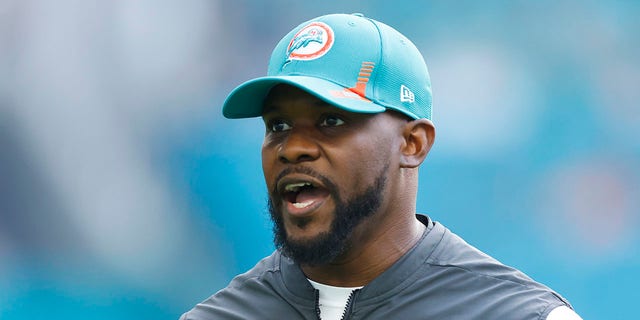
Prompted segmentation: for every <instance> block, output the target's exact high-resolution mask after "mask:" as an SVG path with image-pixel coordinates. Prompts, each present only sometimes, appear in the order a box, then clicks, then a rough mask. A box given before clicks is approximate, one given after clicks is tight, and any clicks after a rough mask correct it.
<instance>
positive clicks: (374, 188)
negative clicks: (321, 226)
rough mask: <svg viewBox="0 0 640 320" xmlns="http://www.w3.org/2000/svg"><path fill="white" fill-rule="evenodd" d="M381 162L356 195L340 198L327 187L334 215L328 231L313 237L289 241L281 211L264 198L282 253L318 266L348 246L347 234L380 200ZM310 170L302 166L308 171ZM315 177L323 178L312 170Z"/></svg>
mask: <svg viewBox="0 0 640 320" xmlns="http://www.w3.org/2000/svg"><path fill="white" fill-rule="evenodd" d="M387 169H388V166H385V168H384V169H383V171H382V172H381V174H380V175H379V176H378V177H377V178H376V180H375V182H374V183H373V184H372V185H371V186H369V187H368V188H367V190H365V191H364V192H363V193H362V194H359V195H356V196H355V197H353V198H352V199H349V201H346V202H345V201H343V200H342V199H341V198H340V196H339V195H338V192H337V189H333V188H332V190H330V193H331V196H332V197H333V199H334V202H335V204H336V208H335V215H334V219H333V222H332V223H331V227H330V228H329V231H328V232H323V233H320V234H319V235H317V236H316V237H315V238H313V239H308V240H302V241H291V240H289V239H288V238H287V231H286V230H285V227H284V222H283V221H282V214H280V212H278V209H277V208H275V207H274V205H273V202H272V201H271V198H269V199H268V207H269V213H270V214H271V219H272V220H273V242H274V244H275V246H276V248H278V249H279V250H280V251H281V252H282V254H284V255H285V256H287V257H290V258H292V259H293V260H294V261H296V262H297V263H299V264H303V265H308V266H319V265H325V264H328V263H331V262H332V261H334V260H335V259H336V258H337V257H338V256H339V255H340V254H342V253H343V252H346V251H347V250H349V248H350V247H351V241H350V236H351V234H352V232H353V229H355V228H356V227H357V226H358V225H359V224H361V223H362V222H363V221H364V220H365V218H367V217H370V216H372V215H373V214H374V213H375V212H376V211H377V210H378V208H380V203H381V202H382V194H383V192H384V186H385V184H386V177H385V173H386V171H387ZM309 171H310V170H305V172H306V173H310V172H309ZM313 175H314V176H315V177H316V178H319V179H321V180H326V178H324V177H322V176H320V175H318V174H315V173H314V174H313Z"/></svg>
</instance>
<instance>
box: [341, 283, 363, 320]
mask: <svg viewBox="0 0 640 320" xmlns="http://www.w3.org/2000/svg"><path fill="white" fill-rule="evenodd" d="M358 291H360V289H356V290H353V291H351V294H350V295H349V298H348V299H347V306H346V307H345V308H344V312H342V318H340V319H341V320H347V319H349V314H351V308H352V307H353V300H355V299H356V295H357V294H358Z"/></svg>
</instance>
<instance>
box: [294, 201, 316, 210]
mask: <svg viewBox="0 0 640 320" xmlns="http://www.w3.org/2000/svg"><path fill="white" fill-rule="evenodd" d="M312 203H313V200H307V201H305V202H298V203H293V206H294V207H296V208H298V209H302V208H306V207H308V206H309V205H311V204H312Z"/></svg>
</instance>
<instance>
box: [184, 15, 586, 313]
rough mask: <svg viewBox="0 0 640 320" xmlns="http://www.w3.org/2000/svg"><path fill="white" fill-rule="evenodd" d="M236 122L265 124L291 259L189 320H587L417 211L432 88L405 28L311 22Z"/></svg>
mask: <svg viewBox="0 0 640 320" xmlns="http://www.w3.org/2000/svg"><path fill="white" fill-rule="evenodd" d="M223 114H224V115H225V116H226V117H227V118H246V117H258V116H261V117H262V118H263V120H264V123H265V128H266V133H265V138H264V143H263V146H262V166H263V171H264V177H265V181H266V184H267V188H268V192H269V208H270V213H271V217H272V219H273V222H274V238H275V245H276V247H277V250H276V251H275V252H274V253H273V254H271V255H270V256H269V257H266V258H264V259H263V260H262V261H260V262H259V263H258V264H257V265H256V266H255V267H254V268H253V269H251V270H249V271H248V272H247V273H245V274H242V275H239V276H237V277H236V278H234V279H233V280H232V281H231V283H230V284H229V286H228V287H226V288H224V289H222V290H220V291H218V292H217V293H216V294H214V295H213V296H212V297H210V298H209V299H207V300H206V301H204V302H202V303H200V304H198V305H197V306H196V307H195V308H194V309H192V310H191V311H189V312H187V313H185V314H184V315H183V316H182V319H323V320H327V319H387V320H388V319H580V318H579V317H578V316H577V314H575V312H573V311H572V309H571V307H570V305H569V303H568V302H567V301H566V300H565V299H564V298H562V297H561V296H560V295H558V294H557V293H555V292H553V291H552V290H551V289H549V288H547V287H545V286H543V285H541V284H539V283H536V282H534V281H533V280H531V279H530V278H528V277H527V276H526V275H524V274H523V273H521V272H519V271H517V270H515V269H513V268H510V267H507V266H505V265H502V264H500V263H499V262H498V261H496V260H494V259H492V258H490V257H489V256H487V255H485V254H483V253H482V252H480V251H478V250H477V249H475V248H473V247H472V246H470V245H468V244H467V243H465V242H464V241H463V240H462V239H460V238H459V237H457V236H456V235H454V234H453V233H451V232H450V231H449V230H448V229H446V228H445V227H444V226H442V225H441V224H439V223H437V222H434V221H433V220H431V219H430V218H429V217H427V216H425V215H420V214H416V197H417V190H418V167H419V166H420V165H421V164H422V162H423V161H424V159H425V158H426V156H427V154H428V153H429V150H430V148H431V146H432V145H433V141H434V138H435V128H434V125H433V123H432V122H431V120H430V119H431V84H430V79H429V75H428V72H427V67H426V65H425V63H424V60H423V58H422V56H421V54H420V53H419V51H418V49H417V48H416V47H415V46H414V45H413V43H411V41H409V40H408V39H407V38H405V37H404V36H403V35H401V34H400V33H398V32H397V31H396V30H394V29H392V28H391V27H389V26H387V25H385V24H383V23H380V22H377V21H375V20H372V19H368V18H365V17H363V16H362V15H358V14H355V15H344V14H337V15H327V16H322V17H318V18H316V19H313V20H311V21H308V22H305V23H303V24H301V25H300V26H298V27H297V28H295V29H294V30H292V31H291V32H290V33H289V34H287V35H286V36H285V37H284V38H283V39H282V40H281V41H280V42H279V43H278V45H277V46H276V48H275V49H274V51H273V54H272V56H271V60H270V62H269V69H268V76H267V77H262V78H258V79H254V80H251V81H248V82H246V83H244V84H242V85H240V86H239V87H238V88H236V89H235V90H234V91H233V92H231V94H230V95H229V96H228V97H227V100H226V101H225V104H224V107H223Z"/></svg>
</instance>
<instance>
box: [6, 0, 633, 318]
mask: <svg viewBox="0 0 640 320" xmlns="http://www.w3.org/2000/svg"><path fill="white" fill-rule="evenodd" d="M333 12H345V13H350V12H362V13H364V14H365V15H367V16H369V17H372V18H375V19H377V20H380V21H383V22H386V23H387V24H390V25H392V26H394V27H395V28H396V29H398V30H399V31H400V32H402V33H404V34H405V35H407V36H408V37H409V38H410V39H412V40H413V41H414V42H415V43H416V45H417V46H418V47H419V49H420V50H421V52H422V53H423V55H424V57H425V59H426V61H427V64H428V65H429V68H430V72H431V77H432V82H433V92H434V110H435V111H434V122H435V124H436V128H437V138H436V144H435V147H434V149H433V150H432V152H431V154H430V155H429V157H428V159H427V161H426V163H425V164H424V165H423V167H422V169H421V172H420V192H419V199H418V201H419V203H418V208H419V210H420V211H421V212H425V213H428V214H430V215H431V216H432V217H433V218H434V219H436V220H438V221H440V222H442V223H443V224H445V225H446V226H448V227H449V228H450V229H452V230H453V231H454V232H456V233H458V234H460V235H461V236H462V237H464V238H465V239H466V240H467V241H468V242H470V243H471V244H473V245H475V246H476V247H479V248H480V249H482V250H484V251H486V252H487V253H489V254H491V255H493V256H495V257H496V258H498V259H499V260H501V261H503V262H504V263H507V264H510V265H513V266H516V267H518V268H520V269H522V270H523V271H525V272H526V273H528V274H529V275H530V276H532V277H533V278H535V279H537V280H539V281H541V282H543V283H545V284H547V285H549V286H551V287H552V288H554V289H556V290H557V291H559V292H560V293H562V294H563V295H564V296H566V297H567V298H568V299H569V300H570V301H571V302H572V303H573V305H574V307H575V308H576V309H577V310H578V312H579V313H580V314H581V315H582V316H583V317H584V318H585V319H630V318H634V317H635V316H637V302H638V299H639V298H640V296H639V295H638V293H637V287H638V285H640V254H639V249H638V248H639V247H640V233H639V232H638V231H637V230H638V227H640V200H639V198H640V106H639V101H640V60H639V59H638V57H640V32H639V31H640V19H638V16H639V15H640V1H578V0H561V1H550V0H545V1H482V2H478V1H455V2H453V1H388V0H384V1H383V0H380V1H307V2H303V1H284V0H280V1H258V0H253V1H252V0H241V1H210V0H187V1H177V0H161V1H157V0H154V1H151V0H138V1H85V0H62V1H46V0H0V319H176V318H177V317H179V315H180V314H181V313H182V312H184V311H186V310H188V309H189V308H191V307H192V306H193V305H195V304H196V303H197V302H199V301H202V300H204V299H205V298H207V297H208V296H209V295H211V294H213V293H214V292H215V291H217V290H219V289H220V288H222V287H224V286H225V285H226V284H227V283H228V281H229V280H230V279H231V278H232V277H233V276H234V275H236V274H238V273H240V272H242V271H244V270H246V269H248V268H250V267H251V266H253V264H254V263H255V262H256V261H257V260H259V259H260V258H261V257H263V256H265V255H267V254H269V253H270V252H271V251H272V250H273V246H272V244H271V227H270V222H269V219H268V215H267V213H266V211H265V207H266V201H265V199H266V196H265V187H264V183H263V179H262V172H261V166H260V154H259V148H260V145H261V142H262V135H263V127H262V124H261V121H260V120H259V119H250V120H238V121H231V120H226V119H224V118H223V117H222V116H221V104H222V101H223V100H224V98H225V96H226V94H227V93H228V92H229V91H230V90H231V89H232V88H233V87H235V86H236V85H237V84H239V83H240V82H243V81H244V80H247V79H249V78H252V77H257V76H261V75H264V73H265V72H266V63H267V61H268V57H269V54H270V52H271V50H272V48H273V46H274V45H275V43H276V42H277V41H278V40H279V39H280V38H281V37H282V36H283V35H284V34H286V33H287V32H288V31H289V30H290V29H291V28H293V27H294V26H296V25H298V24H300V23H302V22H303V21H306V20H308V19H311V18H313V17H315V16H318V15H321V14H326V13H333Z"/></svg>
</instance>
